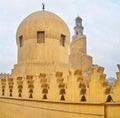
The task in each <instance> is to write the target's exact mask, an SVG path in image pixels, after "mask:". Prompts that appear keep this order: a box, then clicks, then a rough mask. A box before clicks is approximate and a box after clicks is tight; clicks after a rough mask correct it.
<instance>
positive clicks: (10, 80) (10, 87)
mask: <svg viewBox="0 0 120 118" xmlns="http://www.w3.org/2000/svg"><path fill="white" fill-rule="evenodd" d="M13 85H14V82H13V78H8V86H9V93H10V95H9V96H10V97H11V96H12V92H13Z"/></svg>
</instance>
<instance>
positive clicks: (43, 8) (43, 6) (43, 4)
mask: <svg viewBox="0 0 120 118" xmlns="http://www.w3.org/2000/svg"><path fill="white" fill-rule="evenodd" d="M42 10H43V11H44V10H45V3H43V2H42Z"/></svg>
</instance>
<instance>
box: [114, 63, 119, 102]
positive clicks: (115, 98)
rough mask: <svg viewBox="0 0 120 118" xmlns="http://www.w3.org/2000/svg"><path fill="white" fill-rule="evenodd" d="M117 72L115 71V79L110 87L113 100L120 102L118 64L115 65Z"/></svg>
mask: <svg viewBox="0 0 120 118" xmlns="http://www.w3.org/2000/svg"><path fill="white" fill-rule="evenodd" d="M117 66H118V70H119V72H116V77H117V79H116V80H115V85H114V86H113V88H112V91H113V100H114V102H120V95H119V93H120V64H118V65H117Z"/></svg>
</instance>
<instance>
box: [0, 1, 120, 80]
mask: <svg viewBox="0 0 120 118" xmlns="http://www.w3.org/2000/svg"><path fill="white" fill-rule="evenodd" d="M42 2H44V3H45V9H46V10H47V11H51V12H53V13H56V14H57V15H59V16H60V17H61V18H62V19H63V20H64V21H65V22H66V24H67V25H68V27H69V29H70V33H71V37H72V35H74V30H73V27H74V26H75V18H76V17H77V16H80V17H81V18H82V19H83V26H84V34H85V35H86V37H87V53H88V55H91V56H92V57H93V64H98V65H99V66H103V67H105V74H107V77H115V78H116V75H115V73H116V72H117V71H118V69H117V64H120V0H4V1H1V3H0V8H1V10H0V15H1V16H0V73H10V72H11V69H12V68H13V67H14V65H15V64H16V63H17V46H16V30H17V28H18V26H19V24H20V22H21V21H22V20H23V19H24V18H25V17H26V16H28V15H29V14H31V13H33V12H36V11H39V10H41V9H42Z"/></svg>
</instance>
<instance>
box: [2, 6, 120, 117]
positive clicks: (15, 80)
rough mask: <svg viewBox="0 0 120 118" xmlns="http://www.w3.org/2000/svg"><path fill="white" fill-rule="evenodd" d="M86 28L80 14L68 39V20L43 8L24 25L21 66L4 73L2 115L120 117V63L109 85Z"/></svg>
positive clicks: (18, 39) (19, 40) (20, 29)
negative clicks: (91, 49)
mask: <svg viewBox="0 0 120 118" xmlns="http://www.w3.org/2000/svg"><path fill="white" fill-rule="evenodd" d="M83 30H84V28H83V26H82V19H81V18H80V17H79V16H77V17H76V19H75V26H74V35H73V36H72V41H71V42H70V39H71V38H70V31H69V28H68V26H67V24H66V23H65V22H64V20H63V19H62V18H60V17H59V16H58V15H56V14H54V13H52V12H49V11H46V10H44V7H43V10H42V11H38V12H35V13H32V14H30V15H29V16H27V17H26V18H25V19H24V20H23V21H22V22H21V23H20V25H19V27H18V29H17V33H16V43H17V50H18V55H17V64H15V65H14V67H13V69H12V70H11V74H10V75H9V74H4V76H1V77H0V78H1V79H0V118H34V117H36V118H41V117H42V118H120V112H119V111H120V95H119V92H120V65H119V64H118V69H119V72H117V73H116V76H117V80H116V81H115V85H114V86H109V84H108V81H107V80H106V74H104V67H101V66H98V65H94V64H93V62H92V57H91V56H89V55H88V54H87V48H86V36H85V35H84V33H83ZM69 50H70V54H69Z"/></svg>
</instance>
